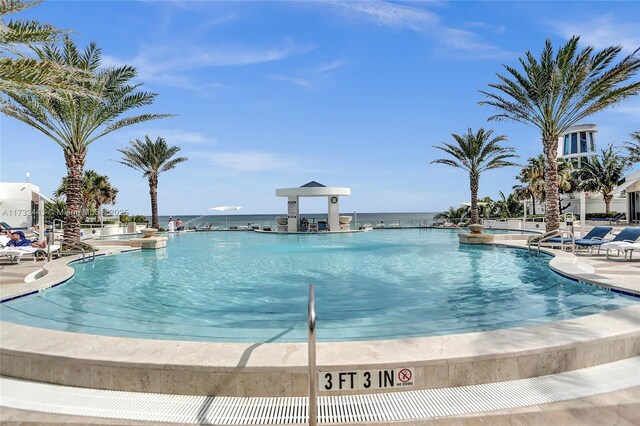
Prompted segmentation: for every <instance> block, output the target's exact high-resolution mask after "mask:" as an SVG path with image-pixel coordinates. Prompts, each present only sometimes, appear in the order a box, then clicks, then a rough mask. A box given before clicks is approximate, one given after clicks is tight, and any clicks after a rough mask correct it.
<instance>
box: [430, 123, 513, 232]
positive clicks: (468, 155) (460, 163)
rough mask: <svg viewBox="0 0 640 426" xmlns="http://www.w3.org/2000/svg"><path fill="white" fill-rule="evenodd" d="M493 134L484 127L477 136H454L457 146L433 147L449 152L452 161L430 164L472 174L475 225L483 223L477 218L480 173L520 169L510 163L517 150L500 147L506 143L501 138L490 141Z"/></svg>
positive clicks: (472, 205)
mask: <svg viewBox="0 0 640 426" xmlns="http://www.w3.org/2000/svg"><path fill="white" fill-rule="evenodd" d="M492 134H493V130H488V131H485V130H484V129H482V128H481V129H479V130H478V131H477V132H476V133H475V134H474V133H473V131H472V130H471V129H470V128H469V129H468V130H467V134H466V135H457V134H455V133H452V134H451V136H453V139H454V140H455V141H456V144H451V143H445V142H443V143H442V145H443V146H435V145H434V148H437V149H439V150H441V151H444V152H446V153H447V154H449V155H450V156H451V157H452V158H441V159H437V160H433V161H432V162H431V164H433V163H438V164H446V165H447V166H451V167H458V168H460V169H464V170H466V171H468V172H469V188H470V190H471V223H472V224H473V223H479V221H480V220H479V218H478V186H479V183H480V174H481V173H482V172H484V171H486V170H491V169H498V168H500V167H507V166H517V164H516V163H513V162H511V161H508V160H510V159H512V158H517V157H518V156H517V155H516V154H514V149H513V148H511V147H503V146H500V142H503V141H506V140H507V137H506V136H504V135H502V136H496V137H495V138H493V139H491V135H492Z"/></svg>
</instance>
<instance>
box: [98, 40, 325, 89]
mask: <svg viewBox="0 0 640 426" xmlns="http://www.w3.org/2000/svg"><path fill="white" fill-rule="evenodd" d="M314 48H315V47H314V46H297V45H295V44H294V43H292V42H290V41H287V42H285V43H283V45H281V46H276V47H267V48H247V47H244V46H235V45H234V46H231V45H227V46H218V47H211V48H207V49H205V48H201V47H199V46H195V45H194V46H176V47H173V46H166V45H161V46H146V47H145V48H144V49H143V50H142V51H141V52H140V53H139V54H137V55H136V56H134V57H133V58H129V59H121V58H116V57H113V56H108V55H104V56H103V63H104V64H105V65H109V66H117V65H123V64H129V65H132V66H134V67H135V68H136V69H137V71H138V77H139V78H140V79H142V80H145V81H150V82H156V83H161V84H166V85H169V86H175V87H184V88H189V89H193V90H197V89H198V87H200V86H198V85H196V84H194V83H192V82H191V80H190V78H189V77H187V75H186V73H188V72H190V71H195V70H200V69H204V68H214V67H227V66H245V65H254V64H262V63H267V62H274V61H281V60H283V59H286V58H288V57H291V56H296V55H301V54H304V53H306V52H308V51H310V50H312V49H314Z"/></svg>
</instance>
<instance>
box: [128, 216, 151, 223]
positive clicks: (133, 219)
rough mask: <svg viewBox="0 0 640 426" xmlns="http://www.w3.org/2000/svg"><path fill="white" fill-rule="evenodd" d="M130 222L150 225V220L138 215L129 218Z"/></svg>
mask: <svg viewBox="0 0 640 426" xmlns="http://www.w3.org/2000/svg"><path fill="white" fill-rule="evenodd" d="M129 222H135V223H139V224H143V223H149V219H148V218H147V217H146V216H144V215H141V214H137V215H135V216H131V217H130V218H129Z"/></svg>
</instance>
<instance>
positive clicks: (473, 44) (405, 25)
mask: <svg viewBox="0 0 640 426" xmlns="http://www.w3.org/2000/svg"><path fill="white" fill-rule="evenodd" d="M323 4H328V5H329V6H330V8H331V10H333V11H335V12H337V13H340V14H342V15H346V16H348V17H351V18H354V17H355V18H358V17H359V18H364V19H365V20H367V21H369V22H373V23H375V24H378V25H381V26H386V27H390V28H400V29H408V30H411V31H415V32H418V33H421V34H426V35H429V36H431V37H434V38H435V39H436V40H438V42H439V43H440V45H441V46H442V47H445V48H446V50H445V49H440V50H441V51H442V52H449V53H451V52H450V51H451V50H454V51H460V52H464V53H465V56H464V57H465V58H495V57H500V56H503V55H505V53H506V52H504V51H503V50H502V49H501V48H499V47H498V46H495V45H492V44H490V43H487V42H485V41H483V40H482V39H481V38H480V37H479V36H478V35H477V34H474V33H472V32H470V31H465V30H461V29H457V28H452V27H449V26H447V25H445V24H443V23H442V22H441V18H440V16H439V15H438V14H436V13H434V12H431V11H427V10H424V9H418V8H415V7H409V6H404V5H401V4H397V3H389V2H384V1H366V2H365V1H352V2H343V1H340V2H328V3H323Z"/></svg>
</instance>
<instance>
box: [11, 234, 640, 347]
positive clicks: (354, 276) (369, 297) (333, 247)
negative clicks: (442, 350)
mask: <svg viewBox="0 0 640 426" xmlns="http://www.w3.org/2000/svg"><path fill="white" fill-rule="evenodd" d="M549 260H550V257H549V256H546V255H539V256H538V255H535V254H530V253H529V252H527V251H526V250H518V249H510V248H505V247H492V246H470V245H461V244H459V242H458V238H457V231H455V230H447V229H442V230H440V229H404V230H385V231H373V232H365V233H355V234H340V235H337V234H322V235H273V234H271V235H269V234H259V233H252V232H198V233H194V232H191V233H183V234H175V235H170V236H169V242H168V247H167V248H166V249H162V250H158V251H141V252H132V253H127V254H121V255H113V256H102V257H98V258H97V259H96V260H95V262H87V263H76V264H73V265H72V266H73V267H74V269H75V271H76V274H75V276H74V277H73V278H72V279H71V280H69V281H68V282H66V283H64V284H63V285H60V286H58V287H55V288H52V289H49V290H47V291H44V292H41V293H39V294H36V295H31V296H26V297H23V298H20V299H16V300H12V301H9V302H5V303H3V304H2V305H1V307H0V318H1V319H2V320H3V321H10V322H16V323H21V324H25V325H30V326H35V327H43V328H50V329H55V330H64V331H71V332H81V333H93V334H100V335H109V336H126V337H139V338H148V339H172V340H192V341H235V342H273V341H277V342H299V341H305V340H306V336H307V330H306V321H307V298H308V285H309V284H310V283H314V284H315V285H316V306H317V318H318V328H317V336H318V340H322V341H353V340H376V339H392V338H404V337H419V336H436V335H446V334H456V333H467V332H475V331H483V330H494V329H500V328H511V327H517V326H524V325H529V324H537V323H543V322H549V321H557V320H563V319H569V318H575V317H580V316H584V315H590V314H595V313H599V312H603V311H609V310H613V309H618V308H621V307H625V306H629V305H631V304H634V303H637V302H640V300H639V299H637V298H631V297H627V296H623V295H619V294H616V293H612V292H609V291H605V290H601V289H598V288H597V287H594V286H589V285H586V284H580V283H578V282H575V281H572V280H569V279H566V278H564V277H562V276H560V275H557V274H555V273H554V272H552V271H551V270H550V269H549V267H548V262H549Z"/></svg>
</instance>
